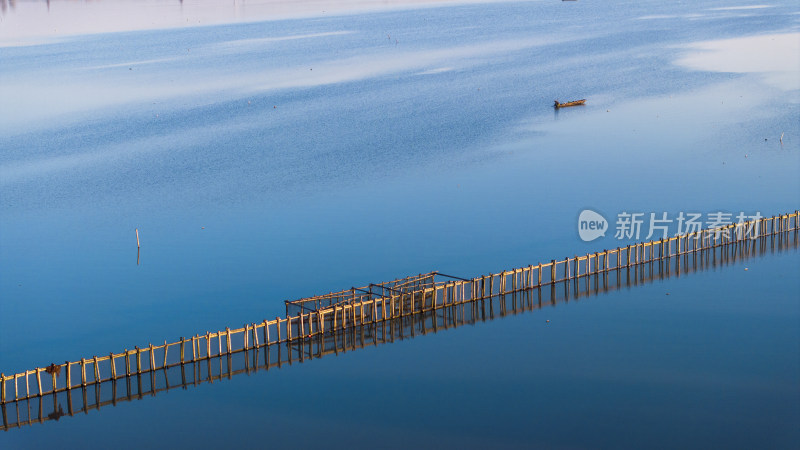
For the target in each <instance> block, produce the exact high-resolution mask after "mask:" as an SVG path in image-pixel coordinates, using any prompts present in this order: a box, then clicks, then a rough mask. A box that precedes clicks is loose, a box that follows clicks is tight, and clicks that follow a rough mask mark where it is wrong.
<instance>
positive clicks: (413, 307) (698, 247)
mask: <svg viewBox="0 0 800 450" xmlns="http://www.w3.org/2000/svg"><path fill="white" fill-rule="evenodd" d="M799 221H800V213H798V211H795V212H794V213H792V214H784V215H780V216H773V217H766V218H762V219H759V220H757V221H750V222H745V223H743V224H731V225H726V226H723V227H719V228H715V229H709V230H701V231H699V232H693V233H689V234H684V235H680V236H675V237H672V238H668V239H660V240H655V241H648V242H641V243H636V244H632V245H627V246H625V247H617V248H616V249H612V250H603V251H602V252H595V253H591V254H587V255H581V256H578V255H576V256H574V257H572V258H570V257H567V258H565V259H564V260H558V261H557V260H551V261H550V262H549V263H539V264H537V265H535V266H534V265H530V266H527V267H523V268H515V269H511V270H506V271H503V272H500V273H499V274H489V275H485V276H480V277H475V278H472V279H469V280H467V279H456V280H451V281H446V282H442V281H435V278H434V277H435V275H436V272H433V273H430V274H425V275H418V276H415V277H407V278H402V279H398V280H394V281H393V282H387V283H382V284H377V285H370V289H371V288H372V287H381V286H382V287H383V288H387V287H388V286H390V285H393V286H402V287H406V288H407V287H409V286H411V287H413V289H408V290H407V291H405V292H403V291H402V290H398V289H395V288H394V287H393V288H391V289H382V292H381V293H380V294H375V293H370V294H368V295H366V296H364V295H358V294H356V293H355V291H356V289H355V288H351V289H350V290H348V291H341V292H340V293H338V294H337V295H339V294H341V293H342V292H347V293H349V294H350V296H349V297H347V298H346V299H345V300H342V301H340V302H339V303H333V304H330V305H328V306H325V307H322V308H319V309H316V310H310V311H309V312H303V311H302V310H301V312H300V313H299V314H297V315H294V316H292V315H288V314H287V315H286V317H284V318H280V317H276V318H275V320H271V321H270V320H264V321H262V322H260V323H251V324H244V325H243V326H242V327H241V328H237V329H233V330H231V329H230V328H226V329H225V330H224V331H217V332H215V333H211V332H206V333H205V335H199V334H197V335H195V336H192V337H191V338H189V340H187V339H186V338H185V337H181V338H180V341H177V342H172V343H167V342H166V341H165V342H164V344H163V345H158V346H154V345H153V344H152V343H150V344H149V345H148V346H147V347H145V348H139V347H138V346H137V347H134V350H132V351H131V350H128V349H125V351H124V352H123V353H117V354H115V353H110V354H109V355H108V356H101V357H98V356H96V355H95V356H93V357H92V358H90V359H86V358H82V359H81V360H80V361H77V362H70V361H66V362H65V363H64V364H60V365H55V364H51V365H50V366H48V367H46V368H36V369H34V370H28V371H25V372H22V373H18V374H14V375H11V376H8V377H6V376H5V375H4V374H0V404H4V403H8V402H13V401H18V400H26V399H30V398H33V397H41V396H43V395H46V394H50V393H57V392H63V391H69V390H71V389H74V388H76V387H78V386H80V387H83V388H85V387H87V386H91V385H95V384H99V383H102V382H104V381H109V380H117V379H120V378H123V377H125V378H130V377H131V376H132V375H137V376H138V375H141V374H143V373H147V372H152V371H155V370H159V369H169V368H171V367H176V366H183V365H184V364H188V363H195V362H197V361H202V360H208V359H210V358H213V357H218V356H222V355H223V354H226V355H231V354H232V353H236V352H241V351H247V350H249V349H250V348H258V347H262V346H270V345H275V344H281V343H290V342H295V341H300V342H302V341H304V340H306V339H309V338H312V337H315V336H319V335H322V334H323V333H324V332H326V331H327V332H336V331H338V330H342V329H347V328H353V327H356V326H363V325H366V324H375V323H379V322H384V321H387V320H392V319H397V318H403V317H408V316H413V315H416V314H423V313H426V312H429V311H436V310H439V309H442V308H451V307H453V306H457V305H462V304H464V303H468V302H474V301H476V300H484V299H487V298H491V297H494V296H497V295H503V294H507V293H515V292H518V291H522V290H530V289H537V288H541V287H542V286H545V285H555V284H557V283H561V282H565V281H570V280H576V279H580V278H582V277H587V276H591V275H597V274H605V273H608V272H610V271H614V270H620V269H622V268H630V267H635V266H637V265H640V264H645V263H649V262H652V261H656V260H668V259H670V258H673V257H675V258H677V261H676V264H678V265H679V264H680V258H679V257H680V256H684V257H687V256H688V255H689V254H691V253H697V252H698V251H703V250H706V249H710V248H716V247H720V246H726V245H730V244H734V245H735V244H738V243H741V242H746V241H750V240H752V239H754V238H756V237H764V236H767V235H775V234H778V233H781V232H786V231H795V232H796V231H797V230H798V229H800V226H798V222H799ZM543 274H547V276H546V277H544V279H543ZM384 290H388V291H389V295H384V294H385V293H384V292H383V291H384ZM375 295H379V296H378V297H375ZM312 298H315V299H317V300H319V298H321V296H317V297H312ZM331 298H333V297H331ZM337 298H338V297H337ZM271 329H274V334H273V333H272V331H271ZM259 334H261V335H262V336H263V341H259V338H258V336H259ZM215 339H216V341H217V347H216V350H217V353H216V354H214V353H213V352H212V348H213V347H212V345H211V344H212V341H213V340H215ZM223 340H224V346H223ZM187 344H188V345H190V346H191V353H189V352H187V351H186V345H187ZM170 347H173V348H174V347H178V352H179V354H178V355H177V356H174V357H173V358H172V359H170V358H169V356H168V355H169V349H170ZM223 347H224V348H223ZM203 350H204V351H203ZM143 353H144V354H145V355H144V361H145V362H146V363H147V365H146V366H145V365H143V364H142V359H143V355H142V354H143ZM157 353H161V355H160V356H161V357H160V358H158V360H157V359H156V354H157ZM172 354H173V355H175V352H174V351H173V353H172ZM131 359H133V361H131ZM120 360H121V362H122V364H123V367H124V371H119V370H118V364H119V362H120ZM157 361H158V362H160V365H159V364H157ZM279 361H280V359H279ZM104 363H107V364H104ZM87 365H91V368H92V370H91V371H89V373H90V374H91V375H92V377H91V378H89V377H87ZM74 366H78V367H79V368H80V381H79V382H77V380H74V379H73V376H72V375H73V372H72V370H73V367H74ZM103 366H105V367H103ZM62 370H64V372H65V375H64V378H63V380H59V374H60V372H61V371H62ZM42 372H46V373H47V374H49V375H50V377H51V384H52V386H51V387H50V388H48V389H45V388H44V386H43V384H42V378H41V374H42ZM31 375H35V379H34V380H35V382H36V389H35V390H31V387H30V383H29V378H30V376H31ZM20 379H24V385H25V392H24V395H22V394H23V393H22V392H20V389H19V384H18V381H19V380H20ZM7 382H10V383H13V386H14V396H13V398H12V397H11V396H10V395H9V394H10V393H9V392H7ZM60 383H61V384H60Z"/></svg>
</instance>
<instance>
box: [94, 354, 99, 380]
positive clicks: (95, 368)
mask: <svg viewBox="0 0 800 450" xmlns="http://www.w3.org/2000/svg"><path fill="white" fill-rule="evenodd" d="M94 381H95V382H97V383H99V382H100V366H98V365H97V356H95V357H94Z"/></svg>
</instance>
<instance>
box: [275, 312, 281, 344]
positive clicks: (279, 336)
mask: <svg viewBox="0 0 800 450" xmlns="http://www.w3.org/2000/svg"><path fill="white" fill-rule="evenodd" d="M275 325H277V327H278V340H277V341H275V342H276V343H280V342H281V319H280V318H278V317H275Z"/></svg>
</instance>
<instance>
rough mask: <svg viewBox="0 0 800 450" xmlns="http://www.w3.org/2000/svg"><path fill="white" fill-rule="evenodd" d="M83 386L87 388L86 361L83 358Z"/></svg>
mask: <svg viewBox="0 0 800 450" xmlns="http://www.w3.org/2000/svg"><path fill="white" fill-rule="evenodd" d="M81 386H86V359H84V358H81Z"/></svg>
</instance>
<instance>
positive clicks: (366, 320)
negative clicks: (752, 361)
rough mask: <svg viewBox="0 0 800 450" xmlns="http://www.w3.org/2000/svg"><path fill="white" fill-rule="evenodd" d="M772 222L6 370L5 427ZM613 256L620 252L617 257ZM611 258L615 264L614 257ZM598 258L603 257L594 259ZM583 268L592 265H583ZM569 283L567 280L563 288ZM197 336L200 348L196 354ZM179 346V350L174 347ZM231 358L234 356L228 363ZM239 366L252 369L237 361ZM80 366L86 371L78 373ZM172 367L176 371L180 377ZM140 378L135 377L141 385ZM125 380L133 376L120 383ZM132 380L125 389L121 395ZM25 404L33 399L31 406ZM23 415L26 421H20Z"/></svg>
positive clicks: (266, 364)
mask: <svg viewBox="0 0 800 450" xmlns="http://www.w3.org/2000/svg"><path fill="white" fill-rule="evenodd" d="M773 224H774V225H773ZM762 225H768V226H769V228H765V229H763V230H762V232H761V233H760V234H759V237H758V238H756V239H751V238H749V237H743V235H735V237H737V239H725V240H724V241H722V239H721V242H717V243H714V241H713V239H712V240H708V241H705V244H704V245H693V244H692V243H691V242H690V241H687V240H686V236H679V237H677V238H672V239H670V241H672V242H673V243H674V246H676V248H682V249H683V250H681V251H680V253H678V252H677V250H676V252H674V253H669V249H670V248H672V247H673V246H671V245H670V243H669V242H668V241H667V240H664V241H655V245H653V243H641V244H635V245H632V246H627V247H623V248H620V249H616V250H612V251H604V252H601V253H597V254H590V255H586V256H582V257H579V258H569V259H566V260H564V261H557V262H555V264H556V265H558V264H564V265H561V266H559V267H561V269H562V270H563V273H564V276H563V277H562V278H559V277H558V276H557V275H556V276H553V274H554V273H555V272H553V271H552V269H549V268H550V267H553V263H551V264H550V265H545V264H542V265H541V266H540V265H537V266H529V267H527V268H522V269H515V270H510V271H505V272H502V273H500V274H496V275H489V276H485V277H477V278H473V279H471V280H455V281H452V282H445V283H439V284H436V285H435V286H433V287H430V288H423V289H420V290H418V291H412V292H409V293H408V294H404V295H396V296H390V297H383V298H373V299H371V300H365V301H362V302H361V303H355V304H342V305H332V306H331V307H330V308H329V309H325V308H323V309H321V310H319V311H317V312H315V313H308V314H300V315H298V316H294V317H286V318H284V319H280V318H276V319H275V320H273V321H264V322H262V323H260V324H248V325H245V326H244V327H242V328H239V329H235V330H230V329H225V330H224V331H219V332H216V333H206V334H205V335H196V336H194V337H193V338H190V339H185V338H181V340H180V341H178V342H174V343H165V344H163V345H159V346H153V345H148V346H147V347H144V348H138V347H136V348H135V349H134V350H133V351H128V350H126V351H125V352H123V353H118V354H113V353H112V354H109V355H108V356H104V357H92V358H89V359H82V360H81V361H79V362H67V363H65V364H62V365H60V366H50V367H47V368H38V369H35V370H32V371H27V372H25V373H22V374H17V375H15V376H10V377H4V380H3V393H4V394H7V393H10V392H13V395H14V397H13V399H12V398H10V396H9V397H8V398H7V399H6V401H4V402H3V403H2V404H0V409H2V419H3V422H2V429H4V430H8V429H9V428H14V427H18V426H20V425H25V424H32V423H39V422H44V421H46V420H51V419H58V418H60V417H61V416H63V415H66V414H69V415H73V414H74V413H75V410H76V409H77V412H88V411H89V410H91V409H99V408H101V407H103V406H105V405H108V404H116V402H117V401H125V400H132V399H134V398H142V397H143V396H144V395H155V394H156V393H158V392H162V391H165V390H169V389H173V388H175V387H183V388H186V387H187V386H191V385H197V384H200V383H203V382H209V383H212V382H214V381H217V380H220V379H223V378H230V377H231V376H233V375H236V374H239V373H250V372H252V371H257V370H259V369H266V370H269V369H271V368H275V367H277V368H280V367H281V366H282V365H284V364H292V363H293V362H303V361H305V360H311V359H314V358H319V357H322V356H325V355H328V354H331V353H334V354H337V353H339V352H345V351H348V350H352V349H356V348H361V347H365V346H371V345H377V344H380V343H384V342H393V341H394V340H395V339H405V338H408V337H413V336H415V335H418V334H420V335H424V334H428V333H431V332H438V331H439V330H441V329H447V328H452V327H454V326H460V325H463V324H471V323H475V322H477V321H485V320H489V319H492V318H494V317H496V316H497V315H499V316H505V315H508V314H517V313H520V312H524V311H530V310H533V309H538V308H541V307H542V306H546V305H555V304H557V303H558V302H559V301H569V300H570V299H571V298H580V297H584V296H588V295H592V294H597V293H600V292H607V291H611V290H615V289H617V288H620V287H625V286H631V285H636V284H641V283H646V282H649V281H650V280H653V279H661V278H666V277H670V276H679V275H680V274H681V273H689V272H690V271H698V270H703V269H705V268H707V267H714V266H718V265H724V264H728V263H731V262H735V261H737V260H743V259H747V258H750V257H754V256H757V255H759V254H761V253H764V252H767V251H770V250H771V251H775V250H776V249H777V250H778V251H780V250H781V249H784V248H797V247H798V235H797V230H798V214H797V213H794V214H791V215H785V216H779V217H777V218H766V219H764V222H763V223H762ZM691 236H692V235H689V237H691ZM703 236H705V233H703ZM698 242H703V241H698ZM637 248H638V249H637ZM644 248H651V249H652V248H655V249H667V250H666V252H665V253H664V254H663V257H659V256H658V253H656V255H655V256H652V255H653V252H652V251H651V252H649V253H647V252H645V251H644V250H643V249H644ZM629 249H630V250H629ZM628 251H630V253H627V252H628ZM628 254H630V255H631V258H630V259H628V258H627V255H628ZM636 254H639V255H643V254H645V255H646V254H650V255H651V256H650V257H644V256H641V257H639V258H636V257H634V256H633V255H636ZM609 255H616V256H617V257H616V258H609ZM672 259H674V264H673V261H672ZM609 260H610V261H611V263H608V261H609ZM591 261H595V262H596V261H600V263H599V264H598V263H596V264H594V265H593V266H590V262H591ZM629 261H630V262H629ZM540 267H541V268H540ZM581 268H585V269H584V270H582V271H579V269H581ZM548 272H550V273H551V276H550V277H549V278H548V277H543V278H544V279H542V278H540V276H542V274H545V275H546V274H547V273H548ZM612 274H613V276H612ZM543 286H549V287H550V289H548V290H547V293H546V294H545V293H544V292H545V290H543V289H541V288H542V287H543ZM561 286H563V289H560V288H559V287H561ZM473 293H474V295H473ZM487 311H488V313H487ZM273 330H274V331H273ZM187 345H188V346H190V347H191V356H190V355H189V350H187V349H186V346H187ZM170 348H173V349H174V350H173V351H172V352H170V351H169V350H170ZM259 355H261V356H259ZM261 358H263V363H262V362H261ZM223 360H224V361H225V362H226V364H224V365H223ZM212 361H213V362H214V363H218V365H219V368H218V369H216V368H213V367H212ZM120 363H122V367H121V368H120V367H119V364H120ZM234 365H235V366H237V367H242V368H239V369H235V370H234V369H233V366H234ZM204 366H205V367H204ZM204 369H205V374H203V370H204ZM75 370H77V372H76V373H74V374H73V373H72V372H73V371H75ZM59 371H64V374H63V376H60V375H59ZM177 371H179V372H180V382H177V383H176V382H175V379H176V377H178V374H177V373H176V372H177ZM43 372H44V373H45V374H46V375H45V376H47V377H48V378H50V381H51V383H52V385H51V386H45V385H44V384H43V382H42V373H43ZM87 374H88V375H87ZM148 375H149V376H148ZM32 376H35V378H34V379H33V381H34V383H35V389H33V390H32V389H31V383H30V380H31V378H32ZM170 376H172V377H173V381H172V382H171V381H170ZM134 379H135V385H132V380H134ZM20 381H21V382H20ZM12 383H13V384H12ZM118 383H124V385H123V386H122V387H120V388H118V385H117V384H118ZM106 385H110V391H109V390H108V389H107V390H106V394H108V393H109V392H110V398H107V399H106V400H103V397H104V396H107V395H106V394H103V393H102V390H101V387H102V386H106ZM23 386H24V391H23ZM134 386H135V388H134ZM159 386H160V387H159ZM12 389H13V391H12ZM78 389H80V391H81V394H82V399H83V404H82V407H81V408H74V406H73V395H72V392H73V391H74V390H78ZM89 389H93V390H94V397H95V398H94V399H93V400H94V401H93V402H89V396H90V395H89V394H90V392H89ZM123 389H124V395H122V396H119V395H118V394H119V392H120V391H122V390H123ZM47 395H52V397H53V406H52V411H51V412H50V413H48V414H46V415H45V414H44V407H45V404H44V397H45V396H47ZM4 398H5V397H4ZM59 399H60V400H59ZM37 400H38V401H37ZM32 402H33V403H32ZM11 403H13V407H14V410H15V413H16V414H14V415H12V414H10V413H9V409H8V404H11ZM36 403H38V406H37V405H36ZM63 403H65V404H66V405H67V406H66V407H67V412H66V413H65V412H64V411H63V407H62V406H61V405H62V404H63ZM20 405H24V406H23V408H22V414H21V413H20ZM32 406H33V410H34V411H36V413H37V414H35V415H34V414H33V413H32V412H31V410H32ZM14 416H15V417H16V421H14V420H13V419H14ZM21 417H24V419H22V418H21ZM10 418H11V420H9V419H10Z"/></svg>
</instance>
